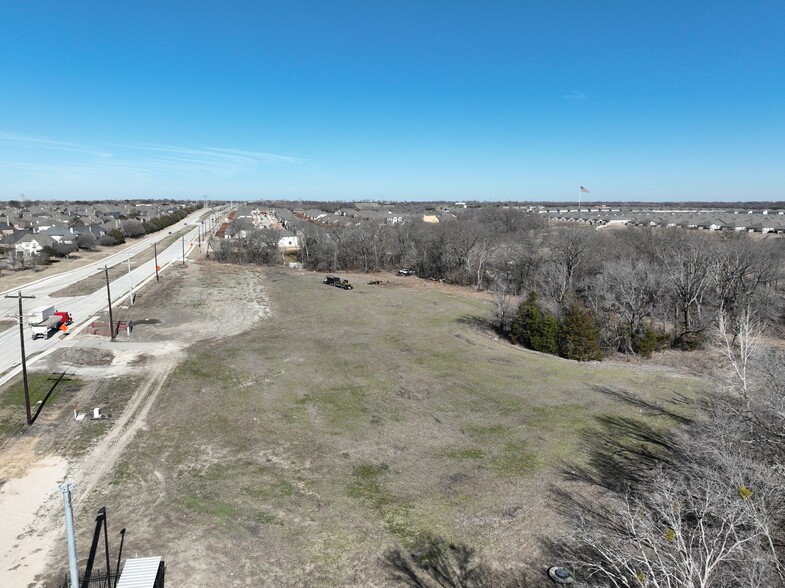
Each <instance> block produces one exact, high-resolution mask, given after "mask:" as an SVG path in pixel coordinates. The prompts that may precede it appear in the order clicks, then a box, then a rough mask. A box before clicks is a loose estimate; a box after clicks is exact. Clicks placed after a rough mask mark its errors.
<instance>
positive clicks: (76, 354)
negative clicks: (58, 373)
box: [55, 347, 114, 366]
mask: <svg viewBox="0 0 785 588" xmlns="http://www.w3.org/2000/svg"><path fill="white" fill-rule="evenodd" d="M57 355H59V357H57V358H56V359H55V361H56V362H57V363H64V364H69V365H74V366H97V365H111V364H112V360H114V353H112V352H111V351H109V350H108V349H90V348H84V347H68V348H65V349H63V350H62V351H59V352H57Z"/></svg>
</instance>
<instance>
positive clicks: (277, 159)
mask: <svg viewBox="0 0 785 588" xmlns="http://www.w3.org/2000/svg"><path fill="white" fill-rule="evenodd" d="M4 145H5V147H3V146H4ZM42 149H45V150H55V151H61V152H69V153H72V154H73V155H72V156H70V157H65V156H63V157H59V158H58V161H56V162H47V163H43V162H42V160H41V157H40V155H41V151H40V150H42ZM113 151H114V152H113V153H111V152H108V151H106V150H102V149H100V148H96V147H91V146H89V145H83V144H80V143H74V142H70V141H59V140H55V139H50V138H48V137H36V136H26V135H19V134H14V133H7V132H2V131H0V157H2V155H3V152H5V158H4V159H5V160H4V161H3V159H0V167H5V168H14V169H17V170H24V171H28V172H31V173H37V174H45V175H54V174H62V173H65V172H67V173H69V174H74V173H81V174H84V175H112V176H120V175H121V174H140V175H151V174H154V175H170V174H176V175H185V176H192V177H199V176H205V175H212V176H219V177H231V176H234V175H236V174H240V173H244V172H252V171H253V170H254V168H257V167H259V166H260V165H266V166H269V165H293V164H298V163H301V162H303V161H304V160H303V159H300V158H297V157H291V156H288V155H278V154H275V153H268V152H261V151H244V150H240V149H230V148H224V147H203V148H190V147H179V146H175V145H160V144H143V143H140V144H125V145H120V144H116V145H114V146H113ZM77 154H78V155H81V156H82V157H79V156H78V155H77ZM33 156H34V157H33ZM85 156H86V157H85Z"/></svg>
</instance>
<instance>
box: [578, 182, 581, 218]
mask: <svg viewBox="0 0 785 588" xmlns="http://www.w3.org/2000/svg"><path fill="white" fill-rule="evenodd" d="M580 211H581V187H580V186H578V212H580Z"/></svg>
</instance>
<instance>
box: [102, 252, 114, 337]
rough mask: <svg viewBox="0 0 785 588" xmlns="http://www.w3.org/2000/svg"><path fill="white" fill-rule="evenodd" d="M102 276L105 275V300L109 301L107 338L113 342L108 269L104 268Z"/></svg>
mask: <svg viewBox="0 0 785 588" xmlns="http://www.w3.org/2000/svg"><path fill="white" fill-rule="evenodd" d="M104 274H105V275H106V298H107V299H108V300H109V336H110V339H109V340H110V341H114V318H113V317H112V292H111V290H110V289H109V268H108V267H107V266H104Z"/></svg>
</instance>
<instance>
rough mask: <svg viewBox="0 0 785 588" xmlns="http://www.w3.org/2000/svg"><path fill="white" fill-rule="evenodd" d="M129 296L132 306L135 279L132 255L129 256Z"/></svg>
mask: <svg viewBox="0 0 785 588" xmlns="http://www.w3.org/2000/svg"><path fill="white" fill-rule="evenodd" d="M128 297H129V298H130V300H131V306H133V305H134V280H133V278H132V277H131V256H130V255H129V256H128Z"/></svg>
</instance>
